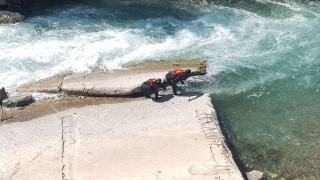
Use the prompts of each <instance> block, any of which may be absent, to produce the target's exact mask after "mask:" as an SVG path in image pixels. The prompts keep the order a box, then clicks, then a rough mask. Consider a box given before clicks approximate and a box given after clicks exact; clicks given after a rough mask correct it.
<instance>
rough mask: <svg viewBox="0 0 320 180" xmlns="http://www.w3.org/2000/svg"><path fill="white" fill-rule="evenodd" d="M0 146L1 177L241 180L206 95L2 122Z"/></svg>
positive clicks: (90, 107)
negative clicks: (25, 120)
mask: <svg viewBox="0 0 320 180" xmlns="http://www.w3.org/2000/svg"><path fill="white" fill-rule="evenodd" d="M189 96H191V101H189ZM192 97H197V98H192ZM204 122H205V123H204ZM0 142H2V143H1V144H0V179H13V180H14V179H33V180H34V179H47V180H50V179H77V180H78V179H132V180H133V179H135V180H136V179H148V180H149V179H151V180H152V179H163V180H167V179H176V180H180V179H181V180H188V179H190V180H191V179H192V180H198V179H211V180H212V179H224V180H232V179H234V180H240V179H243V177H242V175H241V174H240V172H239V170H238V168H237V167H236V165H235V163H234V161H233V159H232V156H231V153H230V152H229V150H228V149H227V148H226V146H225V143H224V137H223V136H222V134H221V130H220V127H219V124H218V121H217V119H216V114H215V111H214V109H213V106H212V104H211V99H210V97H209V95H208V94H203V93H192V94H185V95H183V96H173V95H171V94H169V95H164V96H163V98H162V99H161V100H160V101H157V102H155V101H153V100H151V99H146V100H140V101H132V102H126V103H118V104H100V105H93V106H86V107H82V108H72V109H68V110H65V111H62V112H58V113H55V114H50V115H47V116H43V117H40V118H37V119H33V120H31V121H27V122H19V123H11V124H0Z"/></svg>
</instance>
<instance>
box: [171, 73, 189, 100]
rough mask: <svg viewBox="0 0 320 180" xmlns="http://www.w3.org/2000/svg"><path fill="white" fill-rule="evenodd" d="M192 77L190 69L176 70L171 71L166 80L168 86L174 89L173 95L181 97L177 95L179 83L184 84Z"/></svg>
mask: <svg viewBox="0 0 320 180" xmlns="http://www.w3.org/2000/svg"><path fill="white" fill-rule="evenodd" d="M190 75H191V70H190V69H186V70H183V69H179V68H175V69H174V70H173V71H169V72H168V73H167V74H166V76H165V78H166V81H167V82H168V84H169V85H170V86H171V87H172V90H173V94H174V95H179V94H178V93H177V83H178V82H181V83H182V84H184V80H186V79H187V78H188V77H190Z"/></svg>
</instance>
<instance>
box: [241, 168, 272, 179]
mask: <svg viewBox="0 0 320 180" xmlns="http://www.w3.org/2000/svg"><path fill="white" fill-rule="evenodd" d="M246 175H247V178H248V180H267V179H268V178H267V176H266V175H265V174H264V173H263V172H260V171H256V170H253V171H251V172H247V173H246Z"/></svg>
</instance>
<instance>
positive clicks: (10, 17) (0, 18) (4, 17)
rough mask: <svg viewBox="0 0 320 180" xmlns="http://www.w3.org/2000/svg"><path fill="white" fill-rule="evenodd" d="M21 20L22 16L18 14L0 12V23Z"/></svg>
mask: <svg viewBox="0 0 320 180" xmlns="http://www.w3.org/2000/svg"><path fill="white" fill-rule="evenodd" d="M22 20H24V16H23V15H21V14H20V13H13V12H10V11H0V23H14V22H19V21H22Z"/></svg>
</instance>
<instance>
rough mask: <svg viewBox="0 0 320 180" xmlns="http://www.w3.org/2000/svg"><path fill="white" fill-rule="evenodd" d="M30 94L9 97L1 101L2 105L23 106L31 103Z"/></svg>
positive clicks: (8, 106)
mask: <svg viewBox="0 0 320 180" xmlns="http://www.w3.org/2000/svg"><path fill="white" fill-rule="evenodd" d="M33 101H34V100H33V98H32V95H31V94H21V95H18V96H14V97H9V98H7V99H5V100H3V101H2V106H3V107H6V108H12V107H23V106H27V105H29V104H31V103H33Z"/></svg>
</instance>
